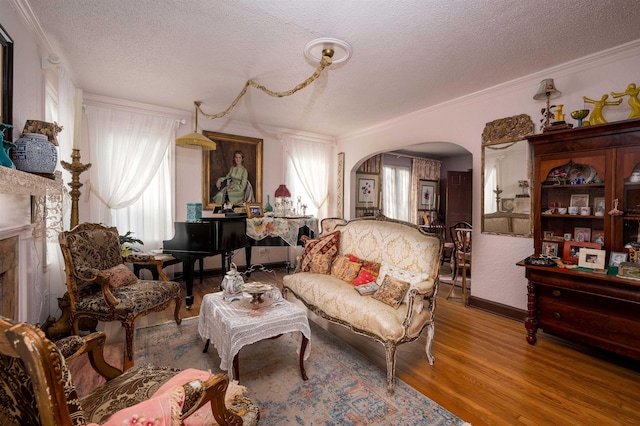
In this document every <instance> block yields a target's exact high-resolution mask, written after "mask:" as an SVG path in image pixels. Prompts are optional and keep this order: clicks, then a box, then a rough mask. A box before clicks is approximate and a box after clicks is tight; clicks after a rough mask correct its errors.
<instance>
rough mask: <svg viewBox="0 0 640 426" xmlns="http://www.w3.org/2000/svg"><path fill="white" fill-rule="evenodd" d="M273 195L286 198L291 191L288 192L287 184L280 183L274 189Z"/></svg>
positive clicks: (289, 195)
mask: <svg viewBox="0 0 640 426" xmlns="http://www.w3.org/2000/svg"><path fill="white" fill-rule="evenodd" d="M275 196H276V198H278V197H282V198H288V197H291V192H289V190H288V189H287V185H285V184H282V185H280V186H279V187H278V189H276V193H275Z"/></svg>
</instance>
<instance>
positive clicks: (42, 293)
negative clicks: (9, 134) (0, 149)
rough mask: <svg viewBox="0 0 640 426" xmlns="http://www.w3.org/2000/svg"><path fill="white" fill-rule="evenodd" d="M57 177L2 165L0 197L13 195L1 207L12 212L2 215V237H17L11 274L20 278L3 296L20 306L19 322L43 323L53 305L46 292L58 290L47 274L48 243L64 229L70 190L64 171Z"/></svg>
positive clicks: (17, 318) (54, 240)
mask: <svg viewBox="0 0 640 426" xmlns="http://www.w3.org/2000/svg"><path fill="white" fill-rule="evenodd" d="M55 176H56V179H55V180H54V179H48V178H45V177H42V176H39V175H36V174H32V173H26V172H23V171H20V170H15V169H10V168H8V167H0V200H2V196H3V195H8V196H10V197H7V200H8V204H6V205H3V206H2V207H0V212H2V211H3V210H2V208H4V209H5V210H4V213H6V212H8V213H9V214H8V215H6V214H4V213H3V214H2V217H0V240H5V239H15V240H17V243H15V244H16V247H17V250H18V256H17V259H18V264H17V267H16V268H17V273H13V272H11V273H10V275H9V276H15V277H16V278H17V291H15V289H13V288H11V290H7V291H8V293H9V294H4V297H5V298H11V300H10V303H9V301H7V303H8V306H9V307H11V308H12V309H13V307H15V308H17V313H13V315H17V317H15V316H14V319H15V320H18V321H27V322H30V323H33V324H35V323H38V322H42V321H43V317H44V318H45V319H46V315H48V314H49V312H50V307H49V306H46V305H47V304H48V300H49V297H48V296H47V294H48V293H50V292H51V291H56V293H57V292H58V289H57V288H51V279H52V278H51V277H49V276H47V274H48V273H49V272H48V265H49V260H48V255H47V244H46V243H47V242H50V243H51V242H57V235H58V233H59V232H60V231H61V230H62V223H63V222H62V221H63V204H64V203H63V200H64V199H65V197H68V193H67V191H65V190H64V186H63V183H62V176H61V173H60V172H56V174H55ZM25 197H26V198H27V199H26V200H25ZM29 197H30V198H31V201H30V202H29ZM2 202H4V200H3V201H2ZM12 203H14V204H12ZM25 207H26V208H25ZM12 208H15V210H12ZM14 237H15V238H14ZM43 306H46V307H44V308H43Z"/></svg>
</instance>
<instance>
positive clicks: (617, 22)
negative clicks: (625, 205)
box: [0, 0, 640, 136]
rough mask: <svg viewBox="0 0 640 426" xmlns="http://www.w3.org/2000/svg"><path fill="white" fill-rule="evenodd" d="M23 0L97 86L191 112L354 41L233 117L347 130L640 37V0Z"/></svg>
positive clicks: (60, 50) (251, 98)
mask: <svg viewBox="0 0 640 426" xmlns="http://www.w3.org/2000/svg"><path fill="white" fill-rule="evenodd" d="M0 1H6V0H0ZM16 1H20V2H22V3H25V4H28V5H30V7H31V8H32V10H33V13H34V14H35V16H36V17H37V19H38V21H39V23H40V25H41V26H42V29H43V31H44V33H45V34H46V37H47V38H48V39H49V41H50V43H51V44H52V45H53V47H54V49H55V50H56V52H54V53H56V54H58V55H59V56H60V57H61V59H62V61H63V66H64V67H65V68H66V69H68V70H70V71H71V73H72V75H73V78H74V82H75V84H76V85H77V86H78V87H79V88H81V89H83V90H84V91H85V92H88V93H93V94H98V95H105V96H111V97H116V98H121V99H126V100H131V101H137V102H144V103H149V104H154V105H158V106H166V107H172V108H179V109H182V110H186V111H192V110H193V101H194V100H200V101H202V102H203V105H202V108H203V109H204V110H205V111H206V112H208V113H217V112H219V111H222V110H224V109H226V108H227V107H228V106H229V104H230V103H231V101H232V100H233V99H234V98H235V97H236V95H237V94H238V92H239V91H240V90H241V88H242V87H243V85H244V83H245V82H246V80H248V79H254V80H256V81H257V82H258V83H260V84H263V85H265V86H267V87H268V88H270V89H272V90H275V91H284V90H288V89H291V88H293V86H295V85H296V84H298V83H300V82H301V81H303V80H304V79H306V78H307V77H308V76H310V75H311V74H312V73H313V71H314V70H315V67H316V66H317V64H313V63H310V62H308V61H307V60H306V59H305V57H304V55H303V48H304V46H305V45H306V44H307V43H308V42H309V41H311V40H313V39H316V38H318V37H334V38H339V39H343V40H345V41H347V42H348V43H349V44H351V46H352V47H353V56H352V57H351V59H350V60H349V61H348V62H346V63H344V64H339V65H333V66H331V67H330V68H329V70H328V72H327V71H325V73H323V75H322V76H321V77H320V78H319V79H318V80H317V81H316V82H315V83H313V85H312V86H310V87H308V88H306V89H304V90H302V91H300V92H298V93H296V94H295V95H293V96H290V97H286V98H280V99H278V98H272V97H269V96H267V95H265V94H263V93H262V92H259V91H256V90H255V89H250V90H249V92H248V93H247V95H246V96H245V97H244V98H243V99H242V100H241V101H240V103H239V104H238V106H237V107H236V108H235V109H234V111H233V112H232V113H231V115H230V116H228V117H229V118H230V119H233V120H241V121H248V122H254V123H258V124H267V125H272V126H278V127H286V128H290V129H297V130H303V131H310V132H316V133H321V134H326V135H335V136H339V135H344V134H347V133H350V132H354V131H357V130H360V129H364V128H367V127H370V126H372V125H375V124H376V123H380V122H382V121H385V120H389V119H393V118H394V117H397V116H400V115H403V114H407V113H409V112H412V111H416V110H419V109H422V108H426V107H429V106H431V105H435V104H438V103H441V102H443V101H446V100H449V99H453V98H456V97H459V96H462V95H465V94H468V93H472V92H476V91H478V90H482V89H484V88H487V87H491V86H494V85H496V84H499V83H502V82H505V81H508V80H512V79H515V78H518V77H522V76H525V75H529V74H531V73H534V72H536V71H540V70H542V69H545V68H548V67H551V66H554V65H557V64H560V63H564V62H567V61H570V60H572V59H576V58H579V57H583V56H586V55H588V54H591V53H594V52H597V51H601V50H605V49H607V48H610V47H613V46H617V45H620V44H624V43H626V42H629V41H632V40H637V39H640V25H638V16H640V3H639V1H637V0H615V1H614V0H611V1H603V0H532V1H521V0H406V1H392V0H369V1H346V0H335V1H334V0H315V1H302V0H296V1H293V0H289V1H284V0H271V1H258V0H233V1H232V0H108V1H102V0H16ZM534 89H535V88H534ZM534 89H532V90H534ZM225 119H226V118H225ZM225 119H222V120H225ZM200 124H201V127H203V128H205V129H206V128H207V123H206V120H204V119H203V120H201V122H200Z"/></svg>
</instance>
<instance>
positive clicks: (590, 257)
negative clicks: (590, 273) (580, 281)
mask: <svg viewBox="0 0 640 426" xmlns="http://www.w3.org/2000/svg"><path fill="white" fill-rule="evenodd" d="M606 255H607V252H606V251H604V250H595V249H589V248H583V249H581V250H580V255H579V256H578V266H579V267H581V268H590V269H604V258H605V256H606Z"/></svg>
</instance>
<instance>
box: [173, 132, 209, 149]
mask: <svg viewBox="0 0 640 426" xmlns="http://www.w3.org/2000/svg"><path fill="white" fill-rule="evenodd" d="M176 146H181V147H185V148H199V149H203V150H210V151H212V150H215V149H216V143H215V142H214V141H212V140H211V139H209V138H208V137H206V136H204V135H201V134H200V133H198V132H192V133H189V134H188V135H184V136H180V137H179V138H177V139H176Z"/></svg>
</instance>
